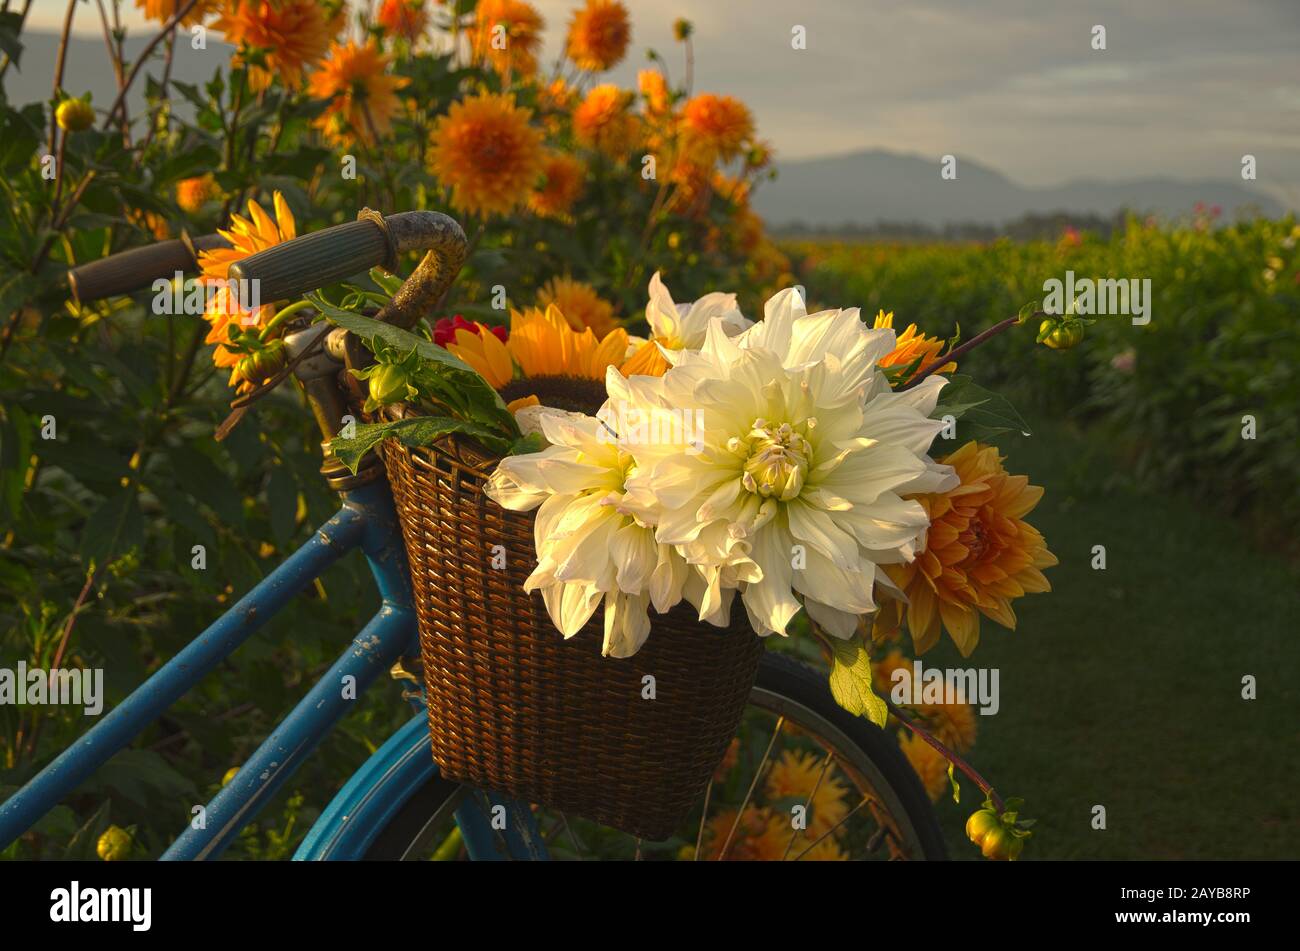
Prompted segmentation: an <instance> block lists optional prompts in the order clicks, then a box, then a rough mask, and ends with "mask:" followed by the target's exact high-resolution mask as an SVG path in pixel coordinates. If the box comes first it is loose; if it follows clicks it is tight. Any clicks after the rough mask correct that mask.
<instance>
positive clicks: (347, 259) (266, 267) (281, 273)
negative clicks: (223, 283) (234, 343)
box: [228, 218, 391, 302]
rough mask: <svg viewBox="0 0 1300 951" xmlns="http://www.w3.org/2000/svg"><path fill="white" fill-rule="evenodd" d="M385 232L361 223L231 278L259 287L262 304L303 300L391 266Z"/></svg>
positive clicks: (275, 253) (293, 246)
mask: <svg viewBox="0 0 1300 951" xmlns="http://www.w3.org/2000/svg"><path fill="white" fill-rule="evenodd" d="M390 253H391V250H390V248H389V244H388V238H387V236H386V235H385V234H384V229H383V228H381V227H380V226H379V225H378V224H376V223H375V222H374V221H372V220H370V219H367V218H362V219H359V220H357V221H349V222H346V223H345V224H341V225H334V226H333V227H332V228H325V229H323V230H321V231H313V232H311V233H310V234H305V235H302V236H301V237H299V238H295V239H294V240H293V241H286V242H284V243H283V244H277V245H275V246H274V247H270V248H267V249H266V250H265V251H259V252H258V253H257V254H253V255H250V256H249V257H246V258H244V259H243V260H242V261H236V262H235V263H234V264H232V265H230V272H229V275H228V276H229V277H230V279H231V280H236V281H241V282H242V281H256V282H257V285H256V286H257V287H258V294H259V297H260V299H261V300H263V301H267V302H270V301H277V300H285V299H286V298H291V297H299V296H301V295H302V294H305V293H307V292H308V291H314V290H316V289H317V288H318V287H327V286H328V285H330V284H334V283H337V282H339V281H342V280H344V279H345V278H348V277H351V276H352V275H354V274H357V273H359V272H361V271H368V270H370V268H372V267H378V266H379V265H381V264H383V263H384V262H386V261H387V260H388V258H389V255H390Z"/></svg>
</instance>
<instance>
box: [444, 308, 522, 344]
mask: <svg viewBox="0 0 1300 951" xmlns="http://www.w3.org/2000/svg"><path fill="white" fill-rule="evenodd" d="M489 329H490V330H491V331H492V333H493V334H495V335H496V337H497V339H498V340H500V341H501V342H502V343H505V341H506V336H507V335H508V331H507V330H506V328H505V326H504V325H503V324H498V325H497V326H495V327H491V328H489ZM457 330H468V331H469V332H470V333H472V334H476V333H478V332H479V324H476V323H474V322H473V321H469V320H466V319H465V318H464V317H462V316H461V315H460V314H456V315H455V316H454V317H443V318H442V319H440V320H439V321H438V322H437V323H435V324H434V325H433V342H434V343H436V344H437V345H438V346H440V347H445V346H447V344H449V343H455V342H456V331H457Z"/></svg>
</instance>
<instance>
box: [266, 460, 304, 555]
mask: <svg viewBox="0 0 1300 951" xmlns="http://www.w3.org/2000/svg"><path fill="white" fill-rule="evenodd" d="M266 505H267V508H268V509H270V512H269V513H268V514H269V515H270V519H271V534H272V535H273V536H275V540H276V542H277V543H279V544H280V545H284V544H285V543H286V542H288V541H289V539H290V538H291V537H292V536H293V525H294V518H295V516H296V515H297V514H298V483H297V482H296V481H294V478H293V474H292V473H291V472H290V471H289V470H288V468H286V467H285V466H276V467H275V469H273V470H272V471H271V477H270V478H269V479H268V480H267V482H266Z"/></svg>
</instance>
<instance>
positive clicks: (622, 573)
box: [486, 411, 734, 657]
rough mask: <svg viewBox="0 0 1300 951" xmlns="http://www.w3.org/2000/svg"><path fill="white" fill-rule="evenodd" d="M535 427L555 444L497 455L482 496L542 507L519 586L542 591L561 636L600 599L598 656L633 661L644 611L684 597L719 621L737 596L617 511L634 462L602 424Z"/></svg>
mask: <svg viewBox="0 0 1300 951" xmlns="http://www.w3.org/2000/svg"><path fill="white" fill-rule="evenodd" d="M537 422H538V424H539V425H540V427H541V431H542V434H543V435H544V437H545V438H546V440H547V441H548V442H549V443H551V445H550V446H548V447H547V448H545V449H543V450H542V451H540V452H535V453H528V454H525V455H518V456H508V457H506V458H505V459H503V460H502V461H501V463H500V464H499V465H498V466H497V468H496V470H495V471H494V472H493V473H492V476H491V478H490V479H489V480H488V484H487V487H486V492H487V494H488V496H489V497H491V498H492V499H493V500H495V501H496V502H497V503H498V504H499V505H501V506H502V507H504V508H507V509H511V510H513V511H520V512H526V511H531V510H532V509H535V508H538V506H540V509H539V510H538V513H537V519H536V523H535V526H534V544H535V546H536V550H537V568H536V569H534V571H533V573H532V574H531V575H529V577H528V579H527V581H526V582H525V583H524V590H526V591H540V592H541V594H542V599H543V601H544V602H545V603H546V610H547V613H549V614H550V617H551V620H552V622H553V623H554V624H555V626H556V627H557V628H558V629H559V630H560V632H561V633H562V634H563V635H564V636H565V637H572V636H573V635H575V634H577V633H578V631H579V630H581V629H582V627H583V625H585V624H586V623H587V621H588V620H590V619H591V616H592V615H593V614H594V613H595V611H596V608H597V607H599V606H600V604H601V602H602V600H603V601H604V606H605V615H604V621H605V638H604V645H603V647H602V652H603V653H604V654H606V655H612V656H614V657H630V656H631V655H633V654H635V653H636V652H637V650H639V649H640V647H641V645H642V644H643V643H645V639H646V636H647V635H648V634H649V633H650V619H649V616H648V613H647V609H648V608H649V606H650V605H652V604H653V605H654V608H655V610H656V611H660V612H663V611H667V610H668V609H669V608H671V607H672V606H673V605H675V604H677V603H678V602H679V601H681V599H682V597H683V595H685V596H686V597H688V598H689V599H690V600H691V602H692V603H693V604H694V605H695V606H696V608H697V609H699V611H700V615H701V617H707V618H708V619H709V620H711V621H713V623H715V624H720V625H721V624H725V623H726V618H727V617H728V616H729V614H730V607H731V598H730V595H731V594H734V591H730V592H727V593H726V595H725V596H724V595H722V594H720V593H719V592H718V591H717V590H716V589H717V587H718V585H717V584H715V585H714V586H713V590H711V589H710V585H709V583H708V582H707V581H706V580H705V578H706V574H707V573H706V571H705V570H703V569H700V568H695V567H692V566H689V565H687V564H686V562H685V561H684V560H683V559H682V557H681V555H679V554H678V553H677V552H675V551H673V549H672V548H671V547H669V546H668V545H664V544H661V543H659V542H658V541H657V540H656V539H655V534H654V528H653V526H652V525H647V524H646V523H645V522H643V521H641V520H639V519H638V518H636V517H635V516H634V515H632V514H629V513H627V512H625V511H624V510H623V508H622V501H623V494H624V482H625V480H626V479H627V477H628V475H629V473H630V472H631V471H632V468H633V465H634V462H633V458H632V456H631V455H630V454H629V453H627V452H626V451H625V450H624V449H622V448H620V446H619V445H618V444H617V441H616V440H614V439H612V438H610V437H609V433H610V430H609V429H608V428H607V425H606V424H605V423H604V422H602V421H601V420H599V419H595V418H593V417H590V416H587V417H583V416H578V415H576V414H573V413H562V412H549V411H548V412H543V413H541V414H539V415H538V417H537ZM719 574H720V573H718V572H714V573H713V576H714V577H717V576H718V575H719ZM719 583H720V582H719ZM733 588H734V585H733ZM710 598H712V600H710Z"/></svg>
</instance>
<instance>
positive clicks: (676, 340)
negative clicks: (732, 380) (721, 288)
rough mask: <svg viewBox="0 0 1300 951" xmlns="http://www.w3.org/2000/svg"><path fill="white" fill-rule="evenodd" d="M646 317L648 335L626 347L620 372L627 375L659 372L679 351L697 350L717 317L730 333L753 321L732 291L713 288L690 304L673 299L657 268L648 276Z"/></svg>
mask: <svg viewBox="0 0 1300 951" xmlns="http://www.w3.org/2000/svg"><path fill="white" fill-rule="evenodd" d="M645 319H646V323H648V324H649V325H650V334H651V336H650V339H649V340H648V341H645V342H643V343H642V344H641V345H640V346H639V347H637V348H636V349H635V350H632V349H631V348H630V347H629V354H628V360H627V362H626V363H624V364H623V372H624V373H625V374H628V375H629V376H630V375H633V374H642V375H647V376H661V375H662V374H663V372H664V371H665V370H666V369H668V367H669V366H671V365H672V363H673V362H675V359H674V358H675V355H676V354H677V353H678V352H679V351H690V350H698V349H699V348H700V346H702V345H703V343H704V337H705V334H706V333H707V332H708V329H709V325H710V324H711V323H712V322H713V321H715V320H720V321H721V322H722V327H723V329H724V330H725V331H726V332H727V333H729V334H738V333H740V332H741V331H742V330H745V329H746V328H747V327H750V326H752V324H753V321H751V320H749V319H747V318H746V317H745V316H744V315H743V314H741V312H740V309H739V308H738V307H737V306H736V295H735V294H723V293H719V292H714V293H712V294H705V295H704V296H703V297H701V298H700V299H699V300H697V301H695V302H693V303H690V304H676V303H674V302H673V297H672V294H670V293H668V288H667V287H665V286H664V282H663V281H662V280H660V278H659V272H658V271H655V273H654V276H653V277H651V278H650V300H649V302H648V303H647V304H646V305H645Z"/></svg>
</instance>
